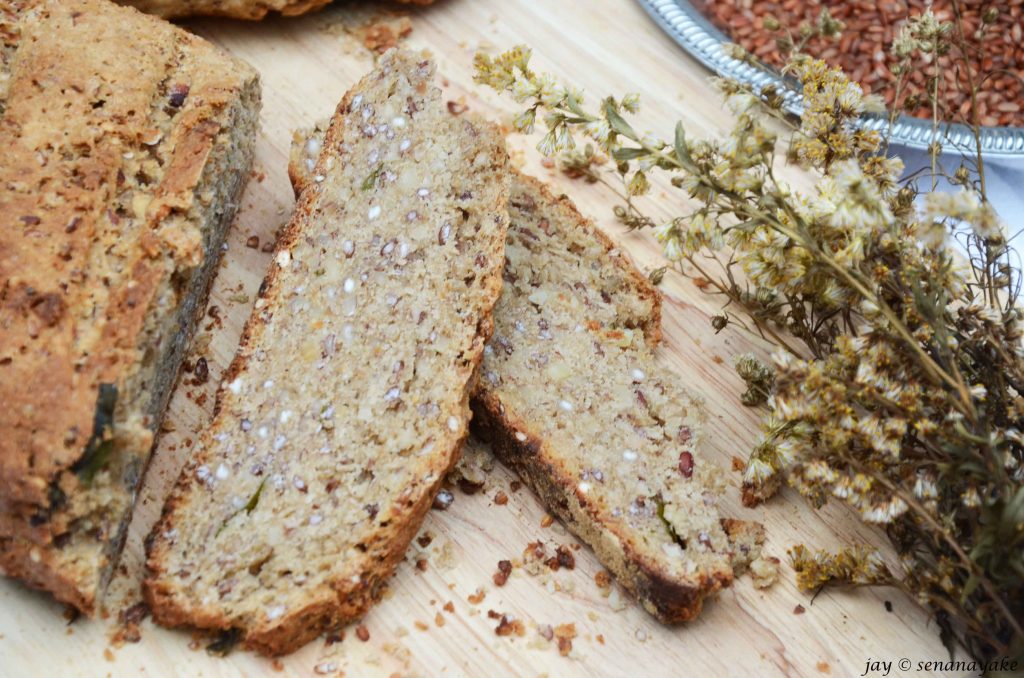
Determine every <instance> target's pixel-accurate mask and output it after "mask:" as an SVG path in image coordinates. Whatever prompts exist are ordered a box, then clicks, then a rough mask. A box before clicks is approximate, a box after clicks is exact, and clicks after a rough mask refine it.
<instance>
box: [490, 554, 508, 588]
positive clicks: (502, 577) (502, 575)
mask: <svg viewBox="0 0 1024 678" xmlns="http://www.w3.org/2000/svg"><path fill="white" fill-rule="evenodd" d="M510 574H512V563H511V561H508V560H499V561H498V571H497V572H495V573H494V576H492V577H491V579H492V581H494V585H495V586H504V585H505V582H507V581H508V576H509V575H510Z"/></svg>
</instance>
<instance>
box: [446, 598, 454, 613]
mask: <svg viewBox="0 0 1024 678" xmlns="http://www.w3.org/2000/svg"><path fill="white" fill-rule="evenodd" d="M444 611H445V612H448V613H449V614H455V605H453V604H452V601H450V600H449V601H448V602H447V603H445V604H444Z"/></svg>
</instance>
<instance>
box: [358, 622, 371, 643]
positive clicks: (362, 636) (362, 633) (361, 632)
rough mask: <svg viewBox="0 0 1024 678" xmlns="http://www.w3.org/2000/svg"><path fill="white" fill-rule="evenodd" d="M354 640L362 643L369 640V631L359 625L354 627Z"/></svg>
mask: <svg viewBox="0 0 1024 678" xmlns="http://www.w3.org/2000/svg"><path fill="white" fill-rule="evenodd" d="M356 638H358V639H359V640H361V641H363V642H364V643H365V642H366V641H368V640H369V639H370V629H368V628H366V627H365V626H364V625H362V624H360V625H359V626H357V627H356Z"/></svg>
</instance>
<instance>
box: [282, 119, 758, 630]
mask: <svg viewBox="0 0 1024 678" xmlns="http://www.w3.org/2000/svg"><path fill="white" fill-rule="evenodd" d="M323 133H324V125H323V124H320V125H319V126H317V127H316V128H314V129H306V130H300V131H298V132H296V134H295V137H294V139H293V144H292V152H291V158H290V163H289V175H290V177H291V180H292V185H293V187H294V188H295V191H296V193H297V194H298V193H300V192H301V191H302V190H304V188H305V187H306V186H308V185H310V184H311V183H313V173H312V168H313V163H312V161H311V159H310V158H311V157H313V156H315V154H316V153H318V152H319V149H320V145H321V143H322V141H321V140H322V138H323ZM509 216H510V223H509V236H508V241H507V244H506V248H505V254H506V258H507V261H506V264H505V271H504V280H505V284H504V288H503V290H502V295H501V299H500V300H499V302H498V305H497V306H496V307H495V309H494V320H495V332H494V336H493V337H492V339H491V341H490V342H489V344H488V345H487V348H486V349H485V352H484V356H485V357H484V362H483V365H482V367H481V378H480V381H479V385H478V388H477V390H476V392H475V394H474V396H473V411H474V415H475V417H474V420H473V429H474V432H475V433H474V435H478V436H479V437H480V438H482V439H484V440H488V441H490V442H491V444H492V448H493V449H494V451H495V453H496V455H497V456H498V458H499V459H501V460H502V461H503V462H504V463H506V464H507V465H509V466H511V467H512V468H514V469H516V470H517V471H518V473H519V475H520V476H521V477H522V479H523V480H524V481H525V482H526V483H527V484H528V485H529V486H530V487H532V488H533V489H534V490H535V491H536V492H537V493H538V494H539V495H540V497H541V499H542V500H543V501H544V502H545V504H546V505H547V506H548V509H549V510H550V511H551V512H552V513H554V514H555V515H557V516H558V517H559V518H561V519H562V520H563V521H564V522H565V523H566V524H567V525H568V526H569V527H570V528H571V529H572V530H573V531H574V532H575V533H576V534H577V535H578V536H579V537H580V538H582V539H583V540H584V541H586V542H587V543H588V544H589V545H590V546H591V547H593V548H594V550H595V551H596V553H597V554H598V556H599V557H600V559H601V560H602V562H603V563H604V565H605V566H606V567H607V568H608V569H609V570H611V571H612V572H613V573H614V574H615V575H616V576H617V578H618V580H619V581H620V582H621V583H622V584H623V586H625V587H626V588H627V589H629V590H630V591H632V592H633V594H634V595H636V597H637V598H638V600H640V601H641V603H642V604H643V605H644V607H645V608H646V609H647V610H648V611H649V612H650V613H651V614H653V615H655V616H656V617H657V618H658V619H660V620H662V621H664V622H666V623H674V622H680V621H686V620H689V619H692V618H694V617H695V616H696V615H697V614H699V612H700V610H701V606H702V604H703V600H704V599H705V598H706V597H707V596H709V595H712V594H713V593H715V592H716V591H718V590H719V589H721V588H722V587H725V586H728V585H729V584H730V583H731V581H732V579H733V573H734V570H736V571H739V570H740V569H742V568H745V567H746V565H747V564H748V563H749V561H750V560H752V559H753V558H755V557H757V555H758V552H759V547H760V543H761V541H763V538H764V535H763V528H761V526H760V525H756V524H753V523H746V522H742V521H737V520H722V519H720V517H719V515H718V511H717V508H716V506H715V504H716V501H717V494H718V492H719V488H718V485H719V483H718V482H717V481H716V478H715V475H716V473H717V470H718V469H717V467H715V466H714V465H713V464H710V463H709V462H707V460H705V459H704V458H702V457H701V453H700V432H701V422H702V419H703V415H702V413H701V406H700V403H699V402H698V400H697V399H696V398H694V397H693V396H691V395H690V394H689V393H687V392H686V391H685V390H684V389H683V388H681V387H680V386H679V385H678V383H677V379H676V378H674V377H673V376H671V373H670V372H669V371H667V370H666V369H665V368H663V367H661V366H659V365H658V363H657V362H656V360H655V358H654V355H653V354H652V348H653V347H654V346H655V345H656V344H657V342H658V341H659V340H660V337H661V329H660V320H661V306H660V297H659V295H658V292H657V290H655V289H654V288H653V287H652V286H651V285H650V283H649V282H648V281H647V279H646V278H644V277H643V276H642V275H641V274H640V273H639V272H638V271H637V270H636V269H635V268H634V267H633V265H632V264H631V263H630V262H629V261H628V260H627V258H626V257H625V256H624V255H623V254H622V253H621V252H620V251H619V250H618V249H616V248H615V247H614V245H613V243H612V242H611V241H610V240H609V239H608V238H607V237H606V236H605V235H604V234H603V233H601V231H600V230H598V229H596V228H595V227H594V226H593V225H592V224H590V223H589V222H588V221H586V220H585V219H584V218H583V217H582V216H580V214H579V213H578V212H577V211H576V208H575V207H574V206H573V205H572V203H571V202H570V201H569V200H568V198H566V197H564V196H563V197H555V196H553V195H552V194H551V193H550V191H549V190H548V189H547V188H546V187H545V186H543V185H542V184H541V183H540V182H538V181H536V180H535V179H532V178H530V177H526V176H523V175H521V174H518V173H517V174H515V175H514V177H513V181H512V193H511V198H510V207H509Z"/></svg>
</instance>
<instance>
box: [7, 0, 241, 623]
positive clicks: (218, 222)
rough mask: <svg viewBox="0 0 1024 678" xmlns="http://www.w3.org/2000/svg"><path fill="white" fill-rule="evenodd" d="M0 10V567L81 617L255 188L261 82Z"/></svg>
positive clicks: (158, 24)
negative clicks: (1, 143)
mask: <svg viewBox="0 0 1024 678" xmlns="http://www.w3.org/2000/svg"><path fill="white" fill-rule="evenodd" d="M0 5H2V9H0V35H2V36H3V40H4V49H3V59H2V61H0V69H2V77H0V136H2V137H3V138H4V139H5V142H6V143H5V147H4V153H3V156H2V158H0V211H2V212H3V213H4V214H6V215H8V216H9V218H10V219H11V223H10V225H9V226H7V227H5V228H4V229H2V230H0V328H2V329H0V402H3V403H4V407H3V408H0V431H2V432H3V433H2V434H0V570H2V571H3V572H5V573H6V574H7V575H10V576H14V577H19V578H22V579H24V580H25V581H26V582H27V583H29V584H30V585H32V586H35V587H39V588H44V589H47V590H49V591H50V592H52V593H53V594H54V596H55V597H56V598H57V599H58V600H61V601H63V602H65V603H69V604H71V605H73V606H75V607H76V608H78V609H79V610H80V611H81V612H84V613H87V614H90V613H93V612H94V611H95V609H96V605H97V602H98V599H99V597H100V596H101V594H102V591H103V589H104V588H105V585H106V582H107V580H108V579H109V576H110V574H111V573H112V569H113V565H114V564H115V561H116V557H117V555H118V553H119V551H120V548H121V545H122V543H123V539H124V534H125V531H126V527H127V522H128V519H129V517H130V513H131V508H132V505H133V503H134V498H135V493H136V489H137V486H138V484H139V481H140V478H141V476H142V473H143V470H144V469H145V465H146V462H147V460H148V458H149V454H150V450H151V447H152V443H153V437H154V431H156V430H157V428H158V427H159V424H160V420H161V417H162V415H163V412H164V409H165V407H166V404H167V400H168V397H169V395H170V392H171V390H172V386H173V383H174V379H175V376H176V374H177V371H178V368H179V365H180V363H181V359H182V356H183V353H184V350H185V347H186V345H187V343H188V341H189V339H190V337H191V331H192V328H193V327H194V324H195V319H196V315H197V311H199V310H200V309H201V308H202V305H203V303H204V300H205V297H206V293H207V290H208V287H209V282H210V280H211V278H212V276H213V273H214V271H215V269H216V264H217V262H218V261H219V259H220V254H221V249H222V244H223V242H224V237H225V234H226V232H227V228H228V226H229V224H230V222H231V219H232V217H233V215H234V213H235V209H236V207H237V204H238V201H239V198H240V195H241V192H242V188H243V186H244V185H245V182H246V180H247V179H248V175H249V171H250V167H251V164H252V155H253V147H254V142H255V137H256V129H257V124H258V114H259V107H260V87H259V78H258V76H257V74H256V73H255V71H253V70H252V69H251V68H249V67H248V66H247V65H245V64H243V63H242V62H240V61H237V60H235V59H232V58H230V57H228V56H226V55H225V54H223V53H222V52H220V51H219V50H217V49H216V48H214V47H213V46H212V45H210V44H209V43H207V42H205V41H204V40H201V39H200V38H197V37H195V36H193V35H191V34H189V33H187V32H185V31H183V30H180V29H177V28H175V27H173V26H170V25H169V24H166V23H164V22H162V21H159V20H157V19H154V18H153V17H148V16H145V15H142V14H140V13H138V12H136V11H135V10H132V9H126V8H121V7H117V6H116V5H113V4H111V3H109V2H106V1H105V0H42V1H29V2H11V1H10V0H3V2H0ZM101 393H102V394H104V395H103V396H102V397H101Z"/></svg>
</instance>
